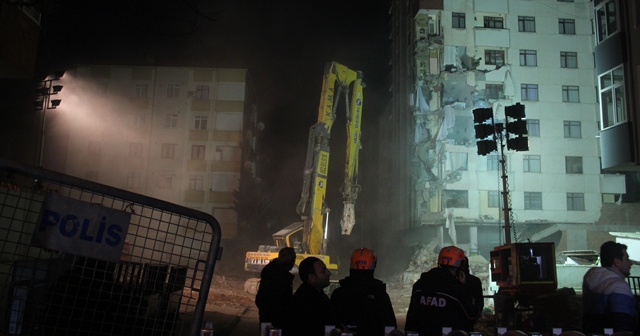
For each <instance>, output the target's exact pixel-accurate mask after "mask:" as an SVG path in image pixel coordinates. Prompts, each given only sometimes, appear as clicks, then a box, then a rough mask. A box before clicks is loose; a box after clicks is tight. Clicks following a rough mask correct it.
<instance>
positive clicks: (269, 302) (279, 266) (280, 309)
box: [256, 247, 296, 328]
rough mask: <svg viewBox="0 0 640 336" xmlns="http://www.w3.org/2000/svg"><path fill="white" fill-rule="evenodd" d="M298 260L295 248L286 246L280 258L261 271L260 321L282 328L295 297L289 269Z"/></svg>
mask: <svg viewBox="0 0 640 336" xmlns="http://www.w3.org/2000/svg"><path fill="white" fill-rule="evenodd" d="M295 260H296V253H295V251H294V249H293V248H290V247H285V248H283V249H282V250H280V252H279V253H278V258H276V259H274V260H272V261H271V262H270V263H269V264H267V265H266V266H265V267H264V268H263V269H262V272H261V273H260V286H259V287H258V293H257V294H256V306H257V307H258V313H259V316H260V322H270V323H271V325H272V326H274V327H278V328H282V326H283V325H284V323H285V321H286V319H287V309H288V307H289V305H290V304H291V301H292V299H293V278H294V275H293V274H291V273H290V272H289V271H290V270H291V268H292V267H293V265H294V263H295Z"/></svg>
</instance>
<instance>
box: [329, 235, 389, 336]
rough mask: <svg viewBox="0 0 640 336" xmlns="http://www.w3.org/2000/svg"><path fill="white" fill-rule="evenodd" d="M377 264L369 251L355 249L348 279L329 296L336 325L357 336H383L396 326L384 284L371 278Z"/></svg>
mask: <svg viewBox="0 0 640 336" xmlns="http://www.w3.org/2000/svg"><path fill="white" fill-rule="evenodd" d="M377 261H378V259H377V257H376V255H375V253H374V252H373V250H370V249H368V248H364V247H363V248H359V249H357V250H355V251H354V252H353V254H352V255H351V268H350V270H349V276H347V277H345V278H344V279H342V280H340V287H338V288H336V289H335V290H334V291H333V294H332V295H331V302H332V303H333V306H334V307H335V308H336V313H337V316H338V319H339V321H340V323H341V324H342V325H344V326H346V327H347V329H348V330H349V331H354V332H355V333H356V334H357V335H371V336H377V335H380V336H383V335H384V331H385V330H384V329H385V327H388V326H391V327H394V328H396V326H397V323H396V315H395V313H394V312H393V306H392V305H391V299H390V298H389V294H387V285H386V284H385V283H384V282H382V281H380V280H378V279H375V278H374V277H373V273H374V271H375V269H376V264H377Z"/></svg>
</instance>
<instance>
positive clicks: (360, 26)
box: [38, 0, 390, 233]
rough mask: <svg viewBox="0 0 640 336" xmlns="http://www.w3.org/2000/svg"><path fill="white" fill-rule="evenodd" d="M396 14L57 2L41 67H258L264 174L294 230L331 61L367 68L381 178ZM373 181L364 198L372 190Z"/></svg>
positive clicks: (379, 9) (309, 4)
mask: <svg viewBox="0 0 640 336" xmlns="http://www.w3.org/2000/svg"><path fill="white" fill-rule="evenodd" d="M388 13H389V1H388V0H375V1H370V0H369V1H364V0H355V1H351V0H349V1H347V0H331V1H300V0H297V1H292V0H279V1H250V0H223V1H201V0H188V1H168V0H136V1H120V0H116V1H84V2H78V1H72V0H65V1H54V5H53V6H52V7H49V8H44V9H43V18H42V19H43V29H42V32H41V42H40V50H39V60H40V62H39V64H38V71H39V72H41V73H48V72H51V71H53V70H57V69H69V68H72V67H73V66H74V65H77V64H108V65H147V66H149V65H150V66H153V65H156V66H181V67H182V66H185V67H189V66H192V67H215V68H246V69H249V73H250V76H251V77H252V79H253V81H254V90H255V93H256V95H257V97H256V99H257V104H258V109H259V113H260V119H261V120H262V122H263V123H264V124H265V126H266V127H265V131H264V134H263V138H262V143H263V150H264V152H263V154H264V157H263V165H264V166H263V169H264V171H263V175H264V178H265V181H267V183H269V184H270V188H271V190H272V192H273V195H274V199H278V200H281V201H280V202H278V204H277V206H276V208H277V211H278V212H279V213H278V214H277V216H278V217H281V219H282V220H283V221H285V223H286V224H288V222H287V221H289V220H291V221H293V220H298V219H299V216H298V215H297V214H296V213H295V206H296V204H297V201H298V199H299V196H300V190H301V182H302V169H303V167H304V158H305V155H306V144H307V135H308V130H309V127H310V126H311V125H312V124H313V123H314V122H315V121H316V118H317V110H318V104H319V98H320V89H321V85H322V74H323V71H324V64H325V63H327V62H330V61H337V62H340V63H342V64H344V65H346V66H347V67H349V68H351V69H354V70H361V71H363V72H364V76H365V83H366V88H365V92H364V95H365V100H364V107H363V138H362V141H363V150H362V151H361V157H362V159H361V160H362V162H361V169H360V175H361V177H362V178H366V176H367V175H371V174H372V173H374V172H373V171H372V169H373V167H372V166H370V165H367V161H366V160H367V158H371V157H373V156H374V151H375V149H374V148H372V146H373V145H374V144H375V142H376V129H375V125H376V120H377V118H378V116H379V115H380V114H381V113H382V109H383V107H384V105H385V104H386V101H387V100H388V99H389V97H390V92H388V83H386V80H387V78H388V76H389V71H390V68H389V61H388V57H389V49H388V48H389V47H388V46H389V44H390V41H389V32H388V29H389V20H390V17H389V14H388ZM343 125H344V116H343V115H339V116H338V119H337V121H336V125H335V127H334V132H333V134H332V157H331V163H332V167H337V168H335V169H333V170H341V169H342V165H343V163H344V153H343V152H342V151H340V149H341V148H340V147H343V146H344V145H343V144H344V142H345V141H344V139H343V137H344V127H342V126H343ZM367 169H368V171H367ZM341 173H342V172H341V171H338V174H339V175H340V176H338V177H336V178H335V179H333V180H330V182H329V183H330V187H329V192H330V193H331V192H332V189H334V191H333V195H335V198H336V199H335V201H334V203H335V204H336V205H338V207H339V209H335V211H334V212H333V217H334V219H335V220H337V219H338V218H339V216H340V212H341V198H340V196H339V194H338V193H337V189H338V187H339V186H340V185H341V184H342V176H341ZM365 183H366V182H363V181H361V184H363V192H364V190H367V189H369V190H372V189H373V187H372V186H366V185H364V184H365ZM276 225H278V224H276ZM282 226H284V225H282ZM356 232H357V226H356V229H354V233H356Z"/></svg>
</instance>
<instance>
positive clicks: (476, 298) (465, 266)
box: [461, 256, 484, 330]
mask: <svg viewBox="0 0 640 336" xmlns="http://www.w3.org/2000/svg"><path fill="white" fill-rule="evenodd" d="M461 271H462V272H465V274H466V276H467V278H466V279H465V280H466V281H465V285H466V286H467V287H468V288H469V290H470V291H471V295H472V297H473V305H474V306H476V309H477V310H478V311H479V312H480V313H482V309H484V294H483V292H482V281H481V280H480V278H478V277H477V276H475V275H473V274H471V272H470V267H469V258H467V257H466V256H465V257H464V260H463V263H462V267H461ZM478 318H480V315H478ZM476 321H477V319H475V320H473V321H470V324H469V327H468V328H467V329H465V330H473V328H474V327H475V324H476Z"/></svg>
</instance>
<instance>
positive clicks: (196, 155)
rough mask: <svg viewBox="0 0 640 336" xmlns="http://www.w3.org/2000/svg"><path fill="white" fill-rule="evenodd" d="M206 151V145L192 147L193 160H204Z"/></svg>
mask: <svg viewBox="0 0 640 336" xmlns="http://www.w3.org/2000/svg"><path fill="white" fill-rule="evenodd" d="M205 149H206V147H205V146H204V145H193V146H191V160H204V152H205Z"/></svg>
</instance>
